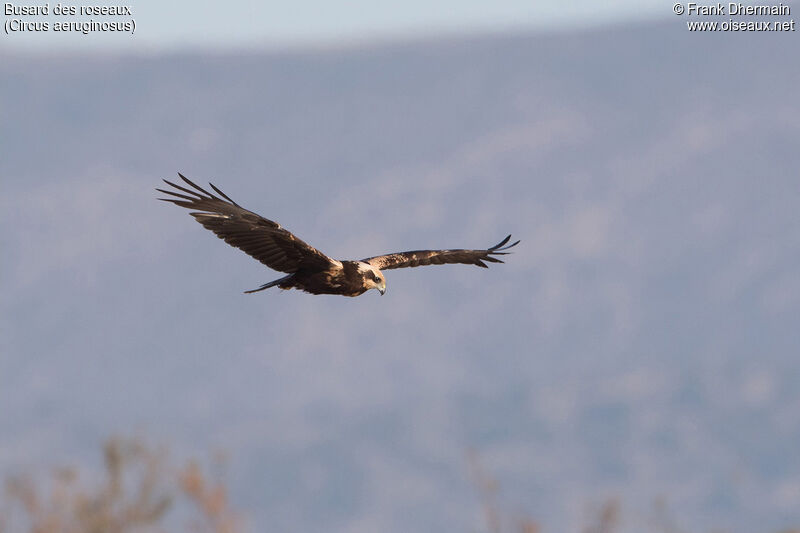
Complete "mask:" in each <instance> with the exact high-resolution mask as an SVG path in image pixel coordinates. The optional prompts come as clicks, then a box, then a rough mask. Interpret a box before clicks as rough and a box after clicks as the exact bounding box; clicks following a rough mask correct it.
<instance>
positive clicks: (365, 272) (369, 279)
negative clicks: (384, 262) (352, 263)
mask: <svg viewBox="0 0 800 533" xmlns="http://www.w3.org/2000/svg"><path fill="white" fill-rule="evenodd" d="M358 270H359V272H361V275H362V276H364V287H366V289H367V290H369V289H378V292H380V293H381V295H383V294H384V293H385V292H386V278H384V277H383V272H381V271H380V270H378V269H377V268H375V267H374V266H372V265H370V264H369V263H362V264H360V265H359V268H358Z"/></svg>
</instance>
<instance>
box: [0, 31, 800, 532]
mask: <svg viewBox="0 0 800 533" xmlns="http://www.w3.org/2000/svg"><path fill="white" fill-rule="evenodd" d="M798 51H800V46H798V40H797V38H796V35H794V34H782V35H776V34H742V33H739V34H727V33H715V34H690V33H688V32H687V31H686V25H685V23H684V22H682V19H678V18H677V17H675V19H674V20H673V19H668V20H665V21H663V22H658V21H655V22H647V23H643V22H629V23H622V24H617V25H613V26H604V27H593V28H592V27H588V28H577V29H571V30H564V31H533V30H530V31H514V32H505V33H502V32H501V33H491V34H482V35H472V36H469V35H466V34H465V35H460V36H459V35H449V36H447V37H442V38H434V37H426V38H424V39H422V38H420V39H408V40H400V41H396V42H392V43H378V44H368V43H366V44H365V43H362V44H358V45H353V46H331V47H328V48H326V47H295V48H288V49H284V50H277V49H274V50H266V51H258V50H257V49H248V50H247V51H242V50H239V51H236V50H218V51H214V52H211V51H202V50H185V51H171V52H163V53H147V54H143V53H136V52H131V51H122V52H114V53H103V54H98V53H95V52H97V50H93V51H92V50H90V51H79V52H70V53H68V54H62V53H59V51H58V50H57V49H52V50H48V51H47V52H43V51H41V50H33V49H23V48H14V49H11V48H10V47H4V48H3V49H0V139H2V140H1V141H0V177H1V178H0V179H2V181H1V182H0V188H1V189H2V191H1V192H2V194H0V245H1V246H2V250H3V252H2V256H1V257H2V259H0V276H1V277H0V284H2V295H3V296H2V298H0V313H1V316H2V322H1V323H0V328H2V329H1V331H2V334H1V336H0V352H2V356H0V476H3V477H7V476H12V475H15V474H18V473H20V472H27V471H31V470H35V469H36V468H38V467H40V466H41V465H56V464H62V463H73V462H76V461H77V462H83V463H85V464H88V465H95V464H97V462H96V451H97V449H98V446H99V445H100V443H102V442H103V441H104V440H105V439H106V438H107V437H108V436H109V435H110V434H113V433H116V432H128V431H136V432H141V433H144V434H147V435H151V436H154V437H155V438H157V439H160V440H163V441H165V442H168V443H169V444H170V446H171V448H172V449H173V450H175V451H176V453H177V454H179V455H181V454H183V455H186V456H191V455H198V454H203V453H206V452H207V451H208V450H216V449H221V450H225V452H226V453H227V454H228V455H229V457H230V459H229V462H228V476H227V480H228V487H229V490H230V497H231V499H232V500H233V501H236V502H238V506H239V509H240V510H242V511H243V513H244V514H245V515H246V516H247V522H248V523H249V524H251V525H252V528H253V530H254V531H266V530H272V531H308V532H314V531H320V532H322V531H325V532H348V533H350V532H353V533H355V532H374V531H382V532H386V533H393V532H397V533H400V532H408V531H418V532H423V531H430V532H433V531H476V530H481V528H483V527H484V525H483V514H482V512H481V507H480V497H479V494H478V493H477V492H476V490H475V486H474V485H475V484H474V482H473V480H471V478H470V473H469V471H470V469H469V465H468V461H467V460H466V458H465V454H466V452H467V450H474V451H475V453H476V454H477V456H478V457H480V460H481V464H482V465H483V467H484V468H485V469H486V470H487V471H488V472H491V475H492V477H493V478H496V480H497V481H498V483H499V484H500V486H501V487H502V495H503V505H504V506H506V508H507V510H508V512H509V513H511V514H514V513H521V514H525V515H527V516H532V517H535V519H536V521H537V522H538V523H539V524H541V525H542V527H543V529H544V530H545V531H579V530H580V528H581V527H582V525H584V524H586V523H587V516H588V515H590V514H591V513H592V509H594V508H595V507H596V506H597V505H599V504H601V503H602V502H605V501H607V500H608V499H610V498H616V499H619V501H622V502H624V505H625V508H626V509H632V510H633V515H632V516H631V517H630V518H629V520H628V522H623V523H622V524H621V526H620V527H621V528H622V529H621V530H625V528H626V527H627V528H628V529H627V530H629V531H641V530H642V523H645V522H646V520H644V519H642V518H641V516H644V515H645V514H646V513H647V512H648V511H649V510H650V509H651V508H652V506H653V502H656V501H664V502H666V503H667V505H668V507H669V509H670V510H671V512H672V513H674V516H675V517H676V520H677V523H678V525H679V526H680V528H682V529H683V530H692V531H706V530H710V529H711V528H717V529H721V530H724V531H732V532H745V531H748V532H749V531H776V530H779V529H780V528H787V527H790V526H793V525H797V524H798V523H800V454H798V447H797V443H798V442H800V387H798V382H799V381H800V358H798V346H799V345H800V342H798V341H800V334H799V333H798V327H797V326H798V320H797V317H798V316H800V276H799V275H798V269H797V265H798V263H800V209H798V200H799V199H800V198H799V197H798V186H799V183H800V180H799V179H798V168H800V106H799V105H798V101H797V96H796V92H797V87H798V86H800V63H798V62H797V60H796V59H797V57H798ZM179 171H180V172H182V173H184V174H185V175H187V176H188V177H190V178H191V179H194V180H195V181H197V182H198V183H204V182H206V181H209V180H210V181H212V182H214V184H215V185H217V186H219V187H220V188H221V189H222V190H223V191H225V192H226V193H227V194H228V195H229V196H230V197H231V198H233V199H234V200H236V201H237V202H239V203H240V204H242V205H244V206H245V207H248V208H250V209H252V210H254V211H256V212H258V213H260V214H262V215H264V216H268V217H269V218H272V219H274V220H277V221H279V222H280V223H281V224H282V225H284V226H285V227H287V228H288V229H290V230H291V231H293V232H295V233H296V234H298V235H299V236H300V237H301V238H303V239H305V240H306V241H308V242H309V243H311V244H313V245H315V246H317V247H318V248H320V249H321V250H322V251H324V252H326V253H328V254H329V255H331V256H333V257H338V258H360V257H365V256H369V255H375V254H377V253H382V252H392V251H401V250H408V249H419V248H426V247H480V246H488V245H491V244H494V243H495V242H497V241H499V240H500V239H501V238H502V237H503V236H505V235H506V234H508V233H513V234H514V237H515V238H520V239H522V243H521V244H520V245H519V246H518V247H517V248H515V253H514V255H511V256H508V259H507V264H505V265H497V266H493V267H492V268H490V269H489V270H488V271H487V270H483V269H477V268H474V267H466V266H454V267H448V268H443V267H442V268H439V267H430V268H427V269H414V270H407V271H392V272H389V273H388V274H387V284H388V290H387V294H386V295H385V296H383V297H380V296H378V294H377V293H375V294H371V293H370V294H366V295H364V296H362V297H360V298H357V299H346V298H340V297H313V296H310V295H305V294H301V293H296V292H291V293H281V292H278V291H269V292H267V293H259V294H257V295H243V294H242V291H243V290H246V289H251V288H254V287H256V286H258V285H259V284H261V283H263V282H266V281H269V280H271V279H273V278H274V277H276V275H275V273H273V272H270V271H267V270H265V269H264V268H263V267H262V266H261V265H260V264H259V263H257V262H256V261H254V260H252V259H250V258H248V257H247V256H245V255H244V254H243V253H241V252H238V251H236V250H233V249H230V248H229V247H227V246H226V245H225V244H224V243H222V242H221V241H219V240H218V239H216V238H214V236H213V235H211V234H210V233H208V232H206V231H205V230H204V229H203V228H202V227H200V226H199V225H198V224H197V223H195V222H194V221H193V220H192V219H191V217H189V216H187V214H186V213H185V212H184V211H183V210H180V209H177V208H175V207H174V206H170V205H166V204H164V203H163V202H157V201H156V200H155V198H156V197H157V196H158V195H157V193H156V192H155V191H154V190H153V189H154V188H155V187H157V186H159V184H160V179H161V178H163V177H166V178H168V179H172V178H173V177H175V175H176V173H177V172H179ZM637 512H638V513H640V515H641V516H640V517H639V518H637V515H636V513H637Z"/></svg>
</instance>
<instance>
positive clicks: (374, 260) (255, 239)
mask: <svg viewBox="0 0 800 533" xmlns="http://www.w3.org/2000/svg"><path fill="white" fill-rule="evenodd" d="M178 176H180V178H181V179H182V180H183V181H184V182H185V183H186V185H188V186H189V187H191V189H190V188H187V187H184V186H181V185H177V184H175V183H172V182H171V181H167V180H164V182H165V183H166V184H167V185H170V186H172V187H174V190H166V189H156V190H157V191H159V192H162V193H164V194H168V195H170V197H169V198H159V200H164V201H165V202H172V203H173V204H176V205H179V206H181V207H185V208H187V209H191V210H192V211H191V212H190V213H189V214H190V215H192V216H193V217H194V218H195V220H197V221H198V222H199V223H200V224H202V225H203V227H205V228H206V229H208V230H211V231H213V232H214V233H215V234H216V235H217V237H219V238H220V239H222V240H224V241H225V242H227V243H228V244H230V245H231V246H235V247H236V248H239V249H240V250H242V251H244V252H245V253H246V254H247V255H249V256H250V257H252V258H254V259H257V260H258V261H260V262H261V263H263V264H265V265H266V266H268V267H269V268H271V269H273V270H277V271H278V272H284V273H286V276H284V277H282V278H280V279H276V280H274V281H270V282H269V283H265V284H264V285H262V286H260V287H258V288H257V289H253V290H250V291H245V292H246V293H248V294H249V293H253V292H258V291H263V290H264V289H268V288H270V287H275V286H278V287H280V288H281V289H299V290H302V291H306V292H309V293H311V294H341V295H343V296H359V295H361V294H364V293H365V292H366V291H368V290H369V289H377V290H378V291H379V292H380V293H381V294H383V293H384V292H386V279H385V278H384V277H383V272H381V271H382V270H389V269H392V268H405V267H416V266H423V265H443V264H448V263H462V264H465V265H477V266H479V267H483V268H488V267H487V266H486V263H484V261H486V262H489V263H502V262H503V261H501V260H500V259H498V258H497V257H495V256H497V255H506V254H508V252H506V251H505V250H508V249H509V248H511V247H513V246H516V245H517V244H518V243H519V241H516V242H514V243H512V244H507V243H508V241H509V240H511V235H509V236H508V237H506V238H505V239H503V240H502V241H501V242H500V243H498V244H496V245H494V246H492V247H491V248H487V249H486V250H415V251H412V252H400V253H395V254H387V255H376V256H375V257H368V258H366V259H361V260H360V261H337V260H336V259H332V258H330V257H328V256H327V255H325V254H324V253H322V252H320V251H319V250H317V249H316V248H314V247H313V246H309V245H308V244H306V243H305V242H303V241H302V240H300V239H299V238H297V237H296V236H294V235H293V234H292V233H291V232H289V231H288V230H286V229H284V228H283V227H281V226H280V225H279V224H277V223H276V222H273V221H272V220H267V219H266V218H264V217H262V216H260V215H257V214H256V213H253V212H252V211H248V210H247V209H245V208H244V207H241V206H240V205H239V204H237V203H236V202H234V201H233V200H231V199H230V198H229V197H228V196H227V195H226V194H225V193H224V192H222V191H221V190H219V189H218V188H217V187H215V186H214V185H213V184H211V183H209V185H211V188H212V189H214V191H215V192H216V193H217V194H219V195H220V196H221V197H222V198H220V197H218V196H215V195H214V194H211V193H209V192H208V191H206V190H205V189H203V188H202V187H199V186H198V185H195V184H194V183H192V182H191V181H190V180H188V179H187V178H185V177H184V176H183V175H182V174H178ZM178 191H180V192H178Z"/></svg>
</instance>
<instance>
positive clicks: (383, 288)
mask: <svg viewBox="0 0 800 533" xmlns="http://www.w3.org/2000/svg"><path fill="white" fill-rule="evenodd" d="M378 292H380V293H381V296H383V295H384V294H385V293H386V285H384V286H383V287H378Z"/></svg>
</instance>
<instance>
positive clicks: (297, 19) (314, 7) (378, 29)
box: [2, 0, 670, 51]
mask: <svg viewBox="0 0 800 533" xmlns="http://www.w3.org/2000/svg"><path fill="white" fill-rule="evenodd" d="M13 3H14V4H15V5H24V6H29V5H32V4H33V5H36V4H38V5H43V4H44V2H32V1H31V0H24V1H22V0H16V1H15V2H13ZM58 3H59V2H58V1H50V2H49V5H50V10H51V12H52V10H53V8H54V7H55V6H56V4H58ZM60 3H61V4H63V5H71V6H76V7H78V8H80V6H81V5H87V4H88V5H98V6H103V5H105V6H111V5H116V4H123V5H124V4H125V3H126V2H118V1H115V2H108V1H106V2H98V1H97V0H93V1H92V2H88V1H86V2H84V1H81V0H62V1H61V2H60ZM4 5H5V2H4ZM129 5H130V7H131V12H132V15H131V16H120V17H102V16H99V17H98V16H91V15H83V16H81V15H80V14H77V15H74V16H66V17H60V18H56V17H54V16H52V14H51V15H50V16H49V17H44V16H14V15H10V16H9V15H6V14H5V12H4V13H3V23H4V24H6V22H7V21H9V20H11V19H18V20H23V21H26V22H44V21H48V22H49V24H50V27H49V28H48V30H47V31H25V32H20V31H16V32H12V33H10V34H9V33H7V32H6V31H4V32H3V35H2V40H3V46H5V45H6V44H9V45H10V46H12V47H14V48H26V49H27V48H37V49H48V48H54V47H58V48H59V49H63V48H80V49H86V48H90V49H93V50H98V49H110V48H114V49H125V50H141V51H148V50H162V49H176V48H194V47H212V48H218V47H251V46H265V45H266V46H292V45H298V44H299V45H309V44H311V45H313V44H318V43H322V44H328V43H332V42H333V43H337V42H341V43H350V42H354V41H362V40H374V39H386V38H397V37H406V36H411V35H420V34H422V35H437V34H441V33H444V32H465V31H492V30H502V29H509V28H514V29H516V28H549V29H557V28H562V27H575V26H592V25H597V24H600V25H602V24H608V23H613V22H615V21H626V20H631V19H639V18H655V17H661V16H668V15H669V14H670V10H669V6H666V7H665V5H664V4H663V2H657V1H656V0H613V1H611V2H605V3H604V5H600V4H598V3H597V2H591V1H589V0H573V1H572V2H566V3H565V2H562V1H559V0H542V1H539V2H536V1H531V0H503V1H499V2H486V1H485V0H439V1H438V2H427V1H423V0H405V1H403V2H382V1H375V0H345V1H339V2H331V1H330V0H301V1H296V2H286V1H280V2H277V1H266V2H264V1H254V0H235V1H231V2H226V3H224V4H223V3H220V2H217V1H210V0H192V1H190V0H169V1H158V0H139V1H134V2H131V3H130V4H129ZM223 5H224V7H222V6H223ZM131 19H133V20H134V21H135V23H136V29H135V32H134V34H133V35H130V34H129V33H127V32H122V33H110V34H109V33H104V32H93V33H90V34H88V35H83V34H82V33H80V32H75V31H71V32H68V33H64V32H56V31H54V28H53V24H54V23H55V22H56V21H57V20H60V21H72V22H87V21H89V20H95V21H130V20H131Z"/></svg>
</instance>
